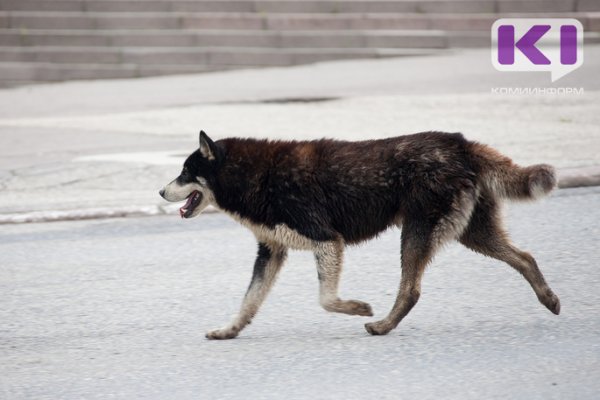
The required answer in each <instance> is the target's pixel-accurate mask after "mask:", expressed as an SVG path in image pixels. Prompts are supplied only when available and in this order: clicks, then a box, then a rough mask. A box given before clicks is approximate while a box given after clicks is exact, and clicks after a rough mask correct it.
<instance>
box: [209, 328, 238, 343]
mask: <svg viewBox="0 0 600 400" xmlns="http://www.w3.org/2000/svg"><path fill="white" fill-rule="evenodd" d="M238 333H240V331H238V330H236V329H233V328H230V327H227V328H222V329H215V330H214V331H210V332H207V333H206V338H207V339H209V340H225V339H233V338H235V337H236V336H237V335H238Z"/></svg>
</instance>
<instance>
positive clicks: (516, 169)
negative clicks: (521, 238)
mask: <svg viewBox="0 0 600 400" xmlns="http://www.w3.org/2000/svg"><path fill="white" fill-rule="evenodd" d="M471 149H472V151H473V153H472V154H473V156H474V158H475V160H476V163H477V164H478V166H479V168H480V171H481V172H480V179H479V183H480V185H481V186H482V188H484V189H486V190H487V191H489V192H491V193H493V194H494V195H496V196H498V197H501V198H504V199H510V200H535V199H539V198H541V197H543V196H545V195H547V194H548V193H550V192H551V191H552V190H553V189H554V188H555V187H556V184H557V182H556V172H555V170H554V167H552V166H551V165H548V164H536V165H531V166H528V167H521V166H518V165H516V164H515V163H513V162H512V160H511V159H510V158H508V157H506V156H503V155H502V154H500V153H499V152H498V151H496V150H494V149H492V148H491V147H489V146H486V145H483V144H480V143H473V144H472V146H471Z"/></svg>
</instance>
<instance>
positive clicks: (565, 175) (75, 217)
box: [0, 166, 600, 225]
mask: <svg viewBox="0 0 600 400" xmlns="http://www.w3.org/2000/svg"><path fill="white" fill-rule="evenodd" d="M557 175H558V188H559V189H571V188H577V187H589V186H600V166H597V167H583V168H565V169H561V170H559V171H558V174H557ZM203 212H204V213H216V212H218V210H217V209H216V208H214V207H212V206H209V207H207V209H206V210H204V211H203ZM178 213H179V206H174V205H164V206H129V207H114V208H110V207H101V208H88V209H85V210H56V211H52V210H50V211H34V212H28V213H12V214H0V225H8V224H25V223H36V222H58V221H79V220H86V219H107V218H126V217H151V216H156V215H177V214H178Z"/></svg>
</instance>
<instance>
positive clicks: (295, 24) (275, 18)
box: [0, 11, 600, 31]
mask: <svg viewBox="0 0 600 400" xmlns="http://www.w3.org/2000/svg"><path fill="white" fill-rule="evenodd" d="M535 16H536V17H548V18H552V17H554V18H558V17H560V18H564V17H572V18H577V19H579V20H580V21H581V23H582V24H583V25H584V28H585V29H586V30H597V29H599V25H600V13H594V12H585V13H560V14H554V13H543V14H536V15H535ZM501 17H506V18H509V17H523V14H510V13H503V14H391V13H390V14H335V15H334V14H255V13H118V14H114V13H84V12H64V13H57V12H43V13H27V12H6V11H3V12H0V28H11V29H20V30H28V29H60V30H64V29H80V30H93V29H140V30H146V29H150V30H156V29H171V30H172V29H221V30H280V31H287V30H376V29H377V30H381V29H384V30H390V29H394V30H395V29H443V30H486V29H489V28H490V27H491V25H492V24H493V22H494V21H495V20H496V19H498V18H501Z"/></svg>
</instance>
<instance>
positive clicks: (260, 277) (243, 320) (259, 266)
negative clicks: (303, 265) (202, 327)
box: [206, 243, 287, 339]
mask: <svg viewBox="0 0 600 400" xmlns="http://www.w3.org/2000/svg"><path fill="white" fill-rule="evenodd" d="M286 255H287V249H286V248H285V247H281V246H278V245H271V244H269V245H267V244H265V243H259V244H258V255H257V257H256V261H255V262H254V271H253V273H252V281H251V282H250V286H249V287H248V290H247V291H246V295H245V296H244V301H243V302H242V306H241V308H240V312H239V313H238V315H237V316H236V317H235V318H234V319H233V321H231V323H230V324H229V325H227V326H226V327H224V328H221V329H216V330H214V331H210V332H208V333H207V334H206V337H207V338H208V339H233V338H234V337H236V336H237V335H238V334H239V333H240V331H241V330H242V329H244V327H245V326H246V325H248V324H249V323H250V322H251V321H252V318H254V316H255V315H256V313H257V312H258V309H259V308H260V305H261V304H262V303H263V301H264V300H265V298H266V297H267V294H268V293H269V290H270V289H271V287H272V286H273V283H274V282H275V279H276V278H277V273H278V272H279V270H280V269H281V266H282V265H283V262H284V261H285V258H286Z"/></svg>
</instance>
